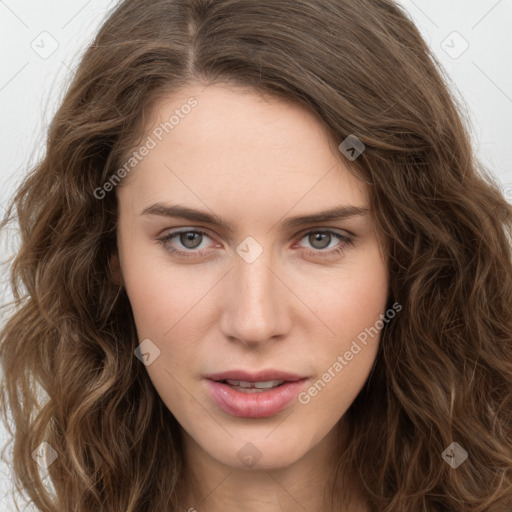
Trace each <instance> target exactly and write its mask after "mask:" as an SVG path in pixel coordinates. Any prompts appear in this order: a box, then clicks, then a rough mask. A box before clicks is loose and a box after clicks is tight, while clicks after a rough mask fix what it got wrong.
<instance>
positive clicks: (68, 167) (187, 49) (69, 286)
mask: <svg viewBox="0 0 512 512" xmlns="http://www.w3.org/2000/svg"><path fill="white" fill-rule="evenodd" d="M217 82H222V83H227V84H229V85H232V86H233V87H243V88H248V89H251V90H253V91H255V92H258V93H261V94H266V95H269V96H273V97H276V98H278V99H282V100H286V101H293V102H295V103H296V104H299V105H302V106H303V107H305V108H307V109H308V110H309V111H310V112H312V113H314V115H316V116H317V118H318V119H319V120H320V121H321V122H322V123H323V124H324V125H325V128H326V130H327V131H328V133H329V134H330V135H331V136H332V140H333V141H336V142H337V143H341V142H342V141H344V140H345V139H346V138H347V136H349V135H355V136H356V137H358V138H359V139H360V140H361V141H362V142H363V143H364V144H365V146H366V149H365V151H364V152H363V153H362V154H361V155H360V156H359V158H357V160H355V161H353V162H352V161H348V160H347V165H349V166H350V169H351V170H352V172H354V173H356V174H357V176H358V177H360V179H361V180H363V181H364V182H365V183H367V184H368V189H369V193H370V202H371V204H370V206H371V209H372V213H373V216H374V218H375V221H376V223H377V229H378V232H379V234H380V237H381V238H382V245H383V247H384V248H385V250H386V253H387V256H388V258H389V277H390V290H389V295H390V303H394V302H395V301H396V302H398V303H399V304H401V305H402V311H401V312H400V314H399V315H397V316H396V317H395V318H394V319H393V321H392V322H390V323H389V324H388V325H386V326H385V327H384V329H383V331H382V337H381V343H380V347H379V352H378V356H377V360H376V362H375V366H374V371H373V372H372V374H371V376H370V378H369V379H368V381H367V383H366V385H365V387H364V389H363V390H362V391H361V393H360V394H359V395H358V397H357V398H356V400H355V401H354V403H353V404H352V406H351V407H350V409H349V411H348V412H347V414H346V417H347V419H348V420H349V422H350V428H351V431H350V435H351V442H350V444H349V446H348V448H347V450H346V451H345V453H343V456H340V462H339V468H338V471H337V472H336V474H335V475H333V481H332V493H331V494H332V505H333V507H334V506H336V504H337V503H339V502H340V501H339V500H341V499H342V496H341V490H342V489H343V482H344V476H343V475H346V474H352V475H356V476H357V478H358V479H359V480H360V482H361V485H362V489H363V491H364V494H365V497H366V499H367V500H368V503H369V504H370V505H371V507H372V509H374V510H376V511H379V512H411V511H414V512H416V511H425V512H426V511H429V512H431V511H448V510H450V511H451V512H462V511H467V510H471V511H473V512H484V511H491V510H501V508H500V507H506V505H507V499H509V500H510V498H511V494H512V391H511V389H512V385H511V384H512V254H511V252H512V250H511V238H512V237H511V231H512V230H511V228H512V207H511V205H509V204H508V203H507V202H506V200H505V199H504V197H503V195H502V194H501V193H500V190H499V185H498V184H497V182H496V181H495V180H494V178H493V177H492V175H491V174H490V173H489V172H488V171H486V170H485V169H484V168H483V166H482V165H481V164H480V163H479V161H478V160H477V159H476V157H475V155H474V153H473V149H472V147H471V145H470V138H469V135H468V132H469V130H468V126H467V124H468V123H467V121H466V119H467V118H466V116H465V115H464V114H463V113H462V109H461V107H460V105H459V104H458V103H457V100H456V99H455V98H454V97H453V95H452V93H450V91H449V89H448V87H447V85H446V77H445V76H443V72H442V70H441V68H440V66H439V64H438V63H437V61H436V59H435V57H434V56H433V55H432V54H431V52H430V50H429V48H428V47H427V46H426V44H425V42H424V41H423V40H422V38H421V36H420V34H419V32H418V30H417V28H416V27H415V26H414V24H413V23H412V21H411V20H410V19H409V17H408V16H407V14H406V13H405V12H404V11H403V10H402V8H400V7H399V6H397V5H395V4H394V3H393V2H392V1H391V0H325V1H322V2H319V1H315V0H261V1H260V0H259V1H249V0H245V1H244V0H215V1H214V0H145V1H140V0H125V1H123V2H121V3H120V4H119V5H118V6H117V7H116V8H115V10H114V11H113V12H112V13H110V15H109V17H108V19H107V21H106V22H105V24H104V25H103V27H102V28H101V30H100V31H99V33H98V35H97V37H96V38H95V40H94V42H93V43H92V44H91V46H90V47H89V48H88V49H87V51H86V53H85V54H84V56H83V58H82V60H81V63H80V65H79V66H78V68H77V70H76V74H75V76H74V78H73V81H72V83H71V85H70V87H69V90H68V91H67V94H66V96H65V97H64V100H63V102H62V104H61V106H60V108H59V110H58V112H57V114H56V115H55V117H54V119H53V121H52V123H51V125H50V129H49V133H48V140H47V147H46V154H45V156H44V158H43V159H42V160H41V161H40V162H39V163H38V164H37V165H36V166H35V167H34V168H33V169H32V170H31V173H30V174H29V175H28V177H27V178H26V180H25V181H24V183H23V184H22V185H21V186H20V188H19V190H18V191H17V194H16V196H15V197H14V199H13V202H12V203H11V205H10V208H9V210H8V212H7V215H6V217H5V219H4V221H3V227H4V228H5V226H7V223H8V222H10V221H12V220H13V218H14V213H13V212H15V213H16V220H17V222H18V224H19V232H20V237H21V240H20V247H19V250H18V251H17V254H16V256H15V259H14V261H13V263H12V267H11V285H12V289H13V294H14V305H13V311H12V313H11V314H10V316H9V319H8V321H7V322H6V325H5V327H4V328H3V330H2V332H1V338H0V343H1V345H0V357H1V364H2V368H3V372H4V382H3V384H2V394H1V400H2V402H1V405H2V412H3V415H4V418H5V420H6V423H7V422H8V421H9V423H10V420H8V418H12V422H13V424H14V427H13V428H12V429H11V435H12V436H13V459H12V469H13V472H14V474H15V476H16V478H17V479H18V482H19V485H20V488H21V489H23V490H24V492H25V493H26V494H27V495H28V496H29V497H30V499H31V500H33V502H34V504H35V505H36V506H37V507H38V509H39V510H42V511H52V512H56V511H59V512H64V511H73V512H86V511H87V512H90V511H93V510H94V511H95V512H101V511H105V512H107V511H108V512H117V511H119V512H135V511H146V510H148V511H149V510H152V511H163V510H166V509H168V510H171V509H172V510H177V509H178V503H177V500H178V490H179V480H180V478H179V477H180V475H181V474H182V469H183V464H184V461H183V453H182V450H181V439H180V434H179V429H178V425H177V422H176V420H175V419H174V417H173V415H172V414H171V413H170V411H169V410H168V409H167V408H166V406H165V404H164V403H163V402H162V400H161V399H160V398H159V396H158V394H157V393H156V391H155V389H154V387H153V386H152V384H151V381H150V380H149V377H148V375H147V372H146V370H145V368H144V366H143V365H142V364H140V362H139V361H138V360H137V358H135V357H134V349H135V348H136V347H137V345H138V344H139V342H140V341H139V340H137V336H136V330H135V324H134V320H133V316H132V312H131V309H130V304H129V301H128V298H127V295H126V293H125V291H124V289H123V288H122V286H120V285H119V284H117V282H116V280H115V279H114V275H113V270H112V269H111V268H110V266H109V258H110V255H111V254H112V253H113V252H114V251H115V250H116V222H117V203H116V197H115V193H114V192H110V193H106V194H105V195H104V197H102V198H101V199H98V198H97V195H98V194H95V193H94V191H95V190H97V189H98V187H102V186H103V184H104V183H106V182H107V181H108V180H109V179H111V177H112V176H113V174H114V173H115V172H116V171H117V170H118V169H119V168H120V167H121V166H122V165H123V163H124V162H125V161H126V158H127V155H129V151H130V150H131V149H132V148H133V146H134V144H135V143H136V142H137V141H140V138H141V136H142V133H143V125H144V120H145V118H146V114H147V112H148V111H149V109H150V108H151V107H152V106H153V105H154V104H155V102H156V101H157V100H158V99H160V98H162V97H165V96H166V95H167V94H170V93H172V92H174V91H177V90H178V89H181V88H186V87H187V85H189V84H192V83H204V84H213V83H217ZM199 108H200V106H199ZM335 149H336V148H335ZM340 157H341V158H343V157H342V156H341V153H340ZM9 423H8V426H9ZM43 441H44V442H46V443H48V445H50V446H51V447H52V449H54V450H55V452H56V453H57V454H58V456H57V458H56V460H55V461H54V462H53V463H52V464H51V465H50V466H49V467H48V469H47V471H48V477H49V480H50V481H51V484H52V486H53V490H52V489H48V488H47V482H43V481H42V480H41V474H40V472H39V466H38V465H37V464H36V463H35V461H34V459H33V457H32V452H33V451H34V450H36V449H37V447H38V446H39V445H40V444H41V443H42V442H43ZM453 442H457V443H458V445H460V447H461V448H463V449H464V450H465V451H466V452H467V453H468V458H467V459H466V460H465V461H464V463H462V464H461V465H460V466H459V467H458V468H457V469H454V468H453V467H451V465H450V464H448V463H447V462H445V460H446V459H445V460H443V457H442V454H443V452H444V451H445V449H446V448H447V447H449V446H450V445H451V443H453ZM511 506H512V505H511V504H510V502H508V507H509V508H507V510H510V507H511ZM504 509H505V508H504Z"/></svg>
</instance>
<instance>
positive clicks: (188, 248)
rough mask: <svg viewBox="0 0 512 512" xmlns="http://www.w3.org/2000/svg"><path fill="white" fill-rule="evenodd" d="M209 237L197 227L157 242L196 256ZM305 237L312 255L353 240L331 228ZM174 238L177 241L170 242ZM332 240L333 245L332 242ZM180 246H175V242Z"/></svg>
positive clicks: (327, 253) (203, 250) (327, 252)
mask: <svg viewBox="0 0 512 512" xmlns="http://www.w3.org/2000/svg"><path fill="white" fill-rule="evenodd" d="M205 237H206V238H210V236H209V235H208V233H207V232H206V231H202V230H198V229H182V230H179V231H171V232H169V233H167V234H166V235H165V236H163V237H162V238H159V239H158V242H159V243H160V244H161V245H162V246H163V247H164V248H165V249H166V250H167V251H168V252H169V253H171V254H175V255H176V256H179V257H183V258H197V257H201V256H204V255H206V253H207V252H208V249H207V248H206V247H205V246H203V247H201V246H202V245H203V244H202V242H203V241H204V238H205ZM305 238H307V240H308V242H309V243H310V244H311V245H312V247H313V249H308V248H304V249H305V250H306V252H307V254H308V255H310V256H312V257H329V256H334V255H338V254H341V253H342V252H343V250H344V249H345V248H346V247H347V246H349V245H353V243H354V241H353V239H352V238H351V237H350V236H347V235H343V234H341V233H337V232H336V231H332V230H320V229H316V230H310V231H308V232H307V233H304V234H303V235H302V236H301V238H300V240H303V239H305ZM174 239H176V240H177V242H174V243H171V241H172V240H174ZM333 242H334V245H332V243H333ZM336 242H337V244H336ZM176 243H178V245H180V246H181V248H176V246H175V244H176ZM300 247H302V246H300Z"/></svg>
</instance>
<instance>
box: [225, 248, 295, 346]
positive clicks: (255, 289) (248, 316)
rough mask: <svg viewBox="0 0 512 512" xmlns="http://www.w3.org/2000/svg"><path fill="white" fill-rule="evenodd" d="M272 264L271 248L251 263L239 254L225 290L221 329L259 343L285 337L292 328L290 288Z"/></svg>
mask: <svg viewBox="0 0 512 512" xmlns="http://www.w3.org/2000/svg"><path fill="white" fill-rule="evenodd" d="M281 279H282V278H281V276H279V272H278V271H276V270H275V269H274V268H272V261H271V258H270V251H263V253H262V254H261V255H260V256H259V257H258V258H257V259H256V260H255V261H253V262H251V263H249V262H247V261H245V260H244V259H243V258H241V257H238V256H236V257H235V259H234V268H233V270H232V271H231V272H229V273H228V275H227V276H226V280H225V284H224V288H223V291H222V299H221V302H222V317H221V330H222V333H223V334H224V335H225V336H226V337H227V338H228V339H230V340H232V341H238V342H239V343H243V344H245V345H256V344H261V343H264V342H266V341H270V340H274V341H275V340H276V338H282V337H283V336H284V335H286V333H288V332H289V330H290V328H291V314H290V310H289V308H290V307H291V303H290V300H289V299H290V296H291V292H290V291H289V290H288V288H287V287H286V285H285V284H284V283H283V281H282V280H281Z"/></svg>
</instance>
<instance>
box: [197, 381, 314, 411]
mask: <svg viewBox="0 0 512 512" xmlns="http://www.w3.org/2000/svg"><path fill="white" fill-rule="evenodd" d="M306 381H307V379H301V380H298V381H295V382H286V383H284V384H283V385H282V386H278V387H276V388H273V389H270V390H268V391H261V392H259V393H244V392H243V391H237V390H236V389H233V388H232V387H230V386H229V385H228V384H223V383H222V382H216V381H213V380H210V379H206V385H207V388H208V392H209V394H210V396H211V398H212V399H213V401H214V402H215V403H216V404H217V405H218V406H219V407H220V408H221V409H222V410H223V411H224V412H227V413H228V414H231V416H238V417H243V418H267V417H268V416H273V415H274V414H277V413H279V412H281V411H282V410H283V409H285V408H286V406H287V405H289V404H290V403H291V402H292V401H293V399H294V398H295V397H296V396H297V395H298V394H299V392H300V390H301V389H302V388H303V387H304V384H305V382H306Z"/></svg>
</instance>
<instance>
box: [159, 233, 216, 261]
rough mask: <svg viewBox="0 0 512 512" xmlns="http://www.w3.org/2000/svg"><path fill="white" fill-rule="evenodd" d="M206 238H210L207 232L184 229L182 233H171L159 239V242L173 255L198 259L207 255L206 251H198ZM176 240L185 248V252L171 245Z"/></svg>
mask: <svg viewBox="0 0 512 512" xmlns="http://www.w3.org/2000/svg"><path fill="white" fill-rule="evenodd" d="M204 237H207V238H210V237H209V236H208V233H206V231H201V230H197V229H183V230H181V231H171V232H170V233H168V234H166V235H165V236H164V237H162V238H159V239H158V241H159V242H160V243H161V244H162V245H163V246H164V248H165V249H166V250H167V251H169V252H170V253H171V254H176V255H178V256H183V257H185V258H188V257H197V256H198V255H199V256H202V255H203V254H204V253H205V251H204V250H202V249H200V250H196V249H198V248H199V247H200V246H201V242H202V241H203V238H204ZM174 238H177V240H178V242H179V243H180V244H181V247H184V248H185V250H180V249H176V247H174V246H173V245H171V244H170V243H169V242H171V240H173V239H174Z"/></svg>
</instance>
